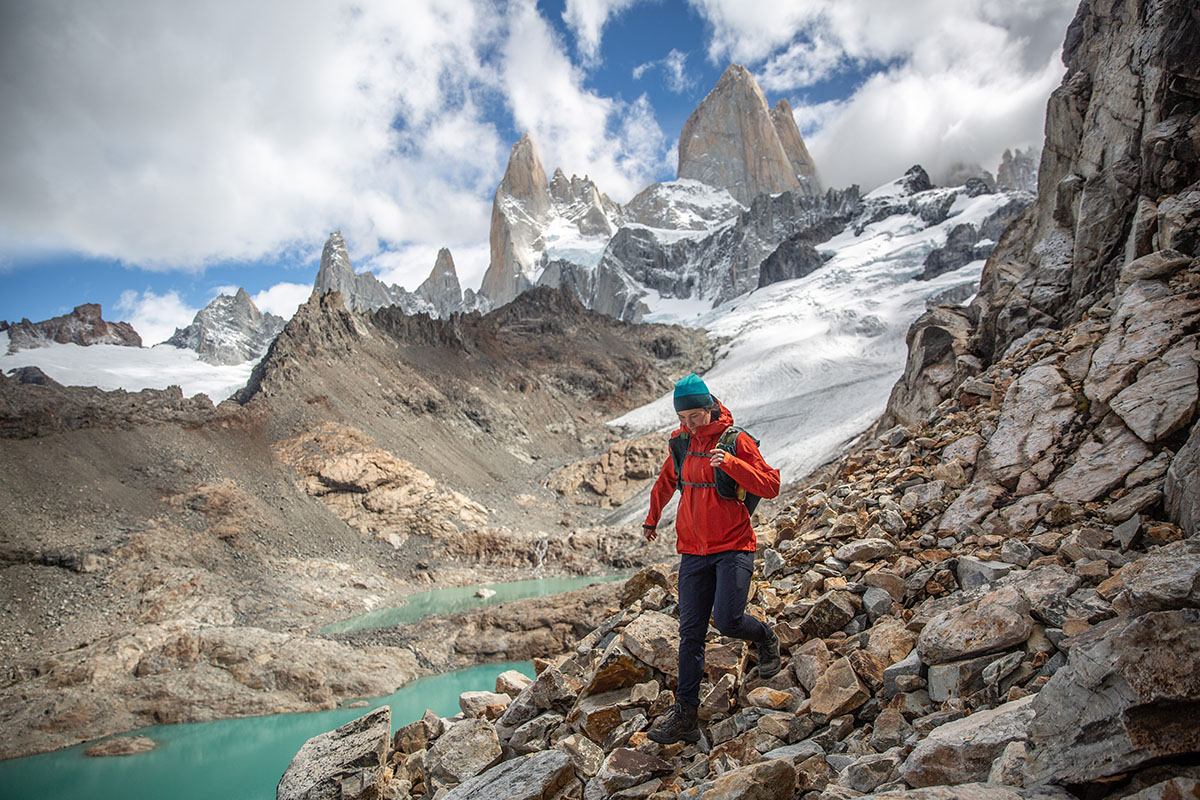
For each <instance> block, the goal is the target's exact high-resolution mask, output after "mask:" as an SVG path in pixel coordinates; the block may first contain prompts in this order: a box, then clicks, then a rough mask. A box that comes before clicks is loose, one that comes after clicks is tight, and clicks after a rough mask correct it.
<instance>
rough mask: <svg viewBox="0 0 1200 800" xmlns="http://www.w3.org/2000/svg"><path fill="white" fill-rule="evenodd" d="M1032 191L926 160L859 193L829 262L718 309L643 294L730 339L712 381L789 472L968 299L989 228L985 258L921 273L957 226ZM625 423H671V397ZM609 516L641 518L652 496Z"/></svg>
mask: <svg viewBox="0 0 1200 800" xmlns="http://www.w3.org/2000/svg"><path fill="white" fill-rule="evenodd" d="M1032 200H1033V197H1032V196H1031V195H1028V194H1026V193H1019V192H1007V193H995V194H993V193H986V192H984V193H978V192H977V191H975V190H968V189H967V187H954V188H934V187H930V186H929V185H928V178H926V177H925V174H924V171H923V170H920V169H919V168H914V169H913V170H910V171H909V173H908V174H907V175H906V176H904V177H903V178H901V179H898V180H896V181H893V182H891V183H888V184H885V185H884V186H882V187H879V188H878V189H876V190H875V191H872V192H870V193H869V194H867V195H866V196H865V197H863V198H861V201H860V205H859V206H858V210H857V212H856V213H855V214H854V216H853V217H852V218H851V219H850V220H848V221H847V224H845V226H844V228H843V229H842V230H841V231H840V232H838V233H837V234H836V235H834V236H832V237H830V238H827V239H825V240H824V241H821V242H819V243H816V244H815V245H811V247H812V248H813V249H814V250H815V252H816V253H817V254H818V256H819V258H820V259H821V261H822V263H821V264H820V265H819V266H818V267H816V268H814V269H812V270H811V271H810V272H808V273H807V274H805V275H803V276H801V277H796V278H793V279H790V280H783V281H779V282H775V283H771V284H769V285H766V286H763V287H761V288H758V289H756V290H754V291H751V292H749V293H747V294H744V295H741V296H739V297H736V298H733V299H730V300H727V301H725V302H723V303H720V304H719V305H718V306H716V307H715V308H712V307H710V304H709V302H708V301H707V299H706V298H703V297H694V298H693V299H691V300H690V301H680V300H678V299H674V298H667V297H663V296H661V295H653V294H651V295H647V296H646V297H645V298H643V302H644V303H645V304H646V312H645V314H644V317H643V318H644V319H645V321H648V322H676V323H680V324H684V325H690V326H697V327H703V328H706V329H707V330H708V331H709V333H710V334H711V335H713V336H715V337H718V338H720V339H722V340H724V345H723V346H722V348H721V351H720V353H719V354H718V357H717V361H716V363H715V365H714V366H713V368H712V369H711V370H709V371H708V372H707V373H706V374H705V375H704V378H705V381H706V382H707V383H708V385H709V387H710V388H711V389H712V391H713V393H714V394H715V395H716V396H717V397H719V398H720V399H721V401H722V402H724V403H726V404H727V405H728V406H729V408H730V409H731V410H732V411H733V413H734V417H735V419H736V420H737V422H738V423H739V424H741V425H742V426H744V427H746V428H747V429H748V430H750V432H751V433H753V434H754V435H755V436H756V437H758V438H760V439H761V440H762V450H763V453H764V455H765V456H766V457H767V460H768V461H769V462H770V463H771V464H772V465H774V466H776V467H778V468H779V469H780V470H781V471H782V472H783V475H784V479H785V481H786V480H788V479H794V478H796V477H799V476H801V475H804V474H807V473H808V472H809V471H811V470H812V469H813V468H815V467H817V466H819V465H820V464H822V463H824V462H825V461H827V460H829V459H830V458H831V457H833V456H834V455H835V454H836V453H837V452H838V451H839V449H840V448H841V447H842V446H844V445H845V444H846V443H847V442H848V441H849V440H850V439H852V438H853V437H855V436H857V435H858V434H860V433H861V432H862V431H863V430H865V429H866V428H867V427H868V426H869V425H870V424H871V423H872V422H873V421H874V420H875V419H876V418H878V417H879V415H880V414H881V413H882V411H883V410H884V408H885V406H886V405H887V399H888V395H889V393H890V391H891V389H892V386H893V384H895V382H896V380H897V378H898V377H899V376H900V374H901V373H902V372H903V370H904V362H905V353H906V344H905V334H906V333H907V331H908V328H909V325H910V324H911V323H912V322H913V321H914V320H915V319H916V318H917V317H918V316H920V315H921V314H922V313H923V312H924V311H925V310H926V307H927V306H928V305H931V304H934V303H938V302H955V301H958V302H961V301H965V300H968V299H969V298H970V297H971V296H972V295H973V294H974V292H975V289H976V288H977V287H978V285H979V276H980V273H981V271H982V269H983V263H984V262H983V258H984V257H986V255H987V253H988V252H990V250H991V247H992V246H993V245H994V244H995V242H994V241H992V240H989V239H984V238H977V241H976V242H975V244H974V247H976V248H978V249H977V250H976V254H977V255H978V258H976V259H974V260H971V261H970V262H968V263H964V264H961V265H958V266H956V267H955V268H953V269H949V270H946V271H944V272H941V273H939V274H936V275H932V276H930V277H929V278H928V279H921V278H922V277H923V275H924V273H925V271H926V263H927V261H928V260H929V259H930V257H931V256H933V255H935V254H937V253H940V252H943V250H944V248H945V247H946V244H947V242H948V240H949V239H950V236H951V233H952V232H953V231H955V230H958V229H963V228H966V229H970V230H973V231H983V230H987V231H989V232H991V231H994V230H995V229H996V227H997V226H1001V225H1002V224H1003V221H1004V220H1011V219H1012V218H1013V216H1014V215H1016V214H1019V213H1020V211H1021V210H1023V209H1024V208H1025V207H1026V206H1027V205H1028V204H1029V203H1030V202H1032ZM611 424H613V425H614V426H617V427H619V428H622V429H623V430H624V432H625V433H627V434H629V435H636V434H641V433H646V432H650V431H654V430H660V431H663V432H664V434H665V432H666V431H668V430H670V429H672V428H674V427H675V425H676V422H675V419H674V413H673V408H672V405H671V396H670V395H669V394H667V395H664V396H663V397H661V398H659V399H658V400H657V401H655V402H653V403H651V404H649V405H646V406H643V407H641V408H639V409H636V410H634V411H631V412H629V413H628V414H626V415H624V416H622V417H620V418H619V419H616V420H613V421H612V423H611ZM623 508H625V509H628V510H626V511H619V512H617V513H616V514H615V515H614V518H613V520H612V521H613V522H629V521H636V520H635V519H634V518H635V517H636V516H637V515H638V514H640V513H644V511H645V502H644V498H639V499H636V500H634V501H631V502H629V503H626V504H625V506H624V507H623Z"/></svg>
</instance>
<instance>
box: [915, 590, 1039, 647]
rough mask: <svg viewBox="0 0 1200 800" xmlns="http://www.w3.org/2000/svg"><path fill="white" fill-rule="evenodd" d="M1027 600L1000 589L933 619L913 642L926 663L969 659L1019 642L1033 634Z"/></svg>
mask: <svg viewBox="0 0 1200 800" xmlns="http://www.w3.org/2000/svg"><path fill="white" fill-rule="evenodd" d="M1029 608H1030V606H1029V601H1028V600H1027V599H1026V598H1025V596H1024V595H1022V594H1021V593H1020V592H1018V591H1016V590H1015V589H1013V588H1011V587H1004V588H1001V589H997V590H995V591H993V592H989V593H988V594H986V595H984V596H983V597H981V598H979V599H978V600H975V601H973V602H970V603H966V604H964V605H961V606H958V607H957V608H954V609H951V610H950V611H946V612H944V613H942V614H939V615H938V616H936V617H934V618H933V619H931V620H930V621H929V623H928V624H927V625H926V626H925V627H924V629H922V631H921V635H920V636H919V637H918V639H917V652H918V653H919V654H920V656H921V660H922V661H924V662H925V663H926V664H941V663H944V662H946V661H954V660H956V659H964V658H970V657H971V656H978V655H984V654H987V653H995V652H999V651H1001V650H1006V649H1009V648H1011V647H1016V646H1017V645H1019V644H1021V643H1023V642H1024V641H1025V640H1026V639H1028V638H1029V634H1031V633H1032V632H1033V620H1032V619H1031V618H1030V616H1029Z"/></svg>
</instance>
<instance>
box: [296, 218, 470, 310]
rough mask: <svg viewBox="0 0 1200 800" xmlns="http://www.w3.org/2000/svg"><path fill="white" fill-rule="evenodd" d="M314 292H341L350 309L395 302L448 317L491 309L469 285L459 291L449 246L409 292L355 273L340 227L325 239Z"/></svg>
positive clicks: (369, 275)
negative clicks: (454, 314)
mask: <svg viewBox="0 0 1200 800" xmlns="http://www.w3.org/2000/svg"><path fill="white" fill-rule="evenodd" d="M313 292H314V293H315V294H316V295H317V296H324V295H326V294H328V293H330V292H340V293H341V295H342V302H343V303H345V305H346V307H347V308H348V309H350V310H351V311H375V310H377V309H380V308H386V307H388V306H396V307H398V308H399V309H400V310H401V311H403V312H404V313H405V314H410V315H411V314H420V313H424V314H428V315H429V316H431V317H442V318H445V317H448V316H449V315H450V314H453V313H455V312H458V311H473V310H484V311H486V310H487V309H488V306H487V304H486V301H485V302H484V303H483V306H482V307H481V306H480V304H479V302H478V301H477V300H476V298H475V295H474V293H473V292H471V290H470V289H468V290H467V291H466V292H465V293H464V292H462V291H460V289H459V283H458V275H457V274H456V273H455V271H454V258H453V256H451V255H450V251H449V250H447V249H446V248H442V249H441V250H440V251H438V255H437V261H436V262H435V263H434V265H433V270H432V271H431V272H430V273H429V277H428V278H426V279H425V281H424V282H423V283H421V285H420V286H418V287H417V289H416V291H415V292H409V291H408V290H406V289H404V288H403V287H401V286H392V285H389V284H386V283H384V282H383V281H381V280H379V279H378V278H376V277H375V275H374V274H373V273H370V272H363V273H361V274H359V273H356V272H355V271H354V267H353V265H352V264H351V263H350V251H349V250H348V249H347V248H346V240H345V239H343V238H342V234H341V232H340V231H334V232H333V233H331V234H330V235H329V239H328V240H326V242H325V249H324V250H323V251H322V252H321V267H320V269H318V270H317V279H316V281H315V282H314V284H313Z"/></svg>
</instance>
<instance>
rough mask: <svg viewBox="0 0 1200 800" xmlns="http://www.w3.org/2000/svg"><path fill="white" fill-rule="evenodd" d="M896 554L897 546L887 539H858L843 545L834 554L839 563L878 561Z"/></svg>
mask: <svg viewBox="0 0 1200 800" xmlns="http://www.w3.org/2000/svg"><path fill="white" fill-rule="evenodd" d="M895 552H896V545H894V544H892V543H891V542H889V541H888V540H887V539H858V540H857V541H853V542H850V543H849V544H845V545H842V546H841V547H839V548H838V549H837V551H836V552H835V553H834V554H833V557H834V558H836V559H838V560H839V561H845V562H846V563H851V562H853V561H877V560H879V559H881V558H887V557H888V556H890V555H893V554H894V553H895Z"/></svg>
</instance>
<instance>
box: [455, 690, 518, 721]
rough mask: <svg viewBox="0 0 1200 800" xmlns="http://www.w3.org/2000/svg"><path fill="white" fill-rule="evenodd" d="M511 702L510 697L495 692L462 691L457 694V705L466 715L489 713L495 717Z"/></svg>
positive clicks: (474, 715)
mask: <svg viewBox="0 0 1200 800" xmlns="http://www.w3.org/2000/svg"><path fill="white" fill-rule="evenodd" d="M511 702H512V698H511V697H509V696H508V695H506V694H497V693H496V692H463V693H462V694H460V695H459V696H458V707H459V708H461V709H462V712H463V713H464V714H466V715H467V716H468V717H482V716H484V715H490V716H491V718H492V719H495V717H497V716H499V713H503V711H504V709H505V708H507V707H508V704H509V703H511ZM495 712H499V713H495Z"/></svg>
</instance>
